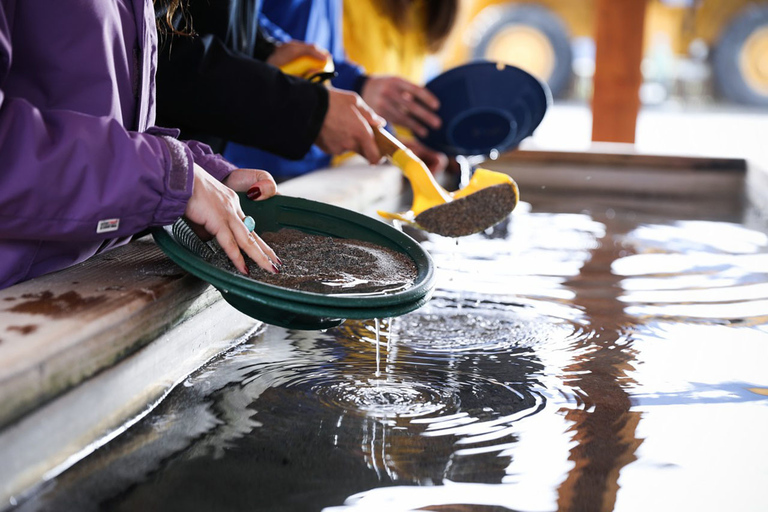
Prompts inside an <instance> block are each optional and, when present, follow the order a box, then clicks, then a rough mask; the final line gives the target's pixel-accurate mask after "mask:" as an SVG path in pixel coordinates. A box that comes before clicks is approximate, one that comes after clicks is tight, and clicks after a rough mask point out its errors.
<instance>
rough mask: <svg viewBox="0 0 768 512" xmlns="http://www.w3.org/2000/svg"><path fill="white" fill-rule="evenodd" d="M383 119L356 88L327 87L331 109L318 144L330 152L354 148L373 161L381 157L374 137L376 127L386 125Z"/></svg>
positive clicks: (326, 115)
mask: <svg viewBox="0 0 768 512" xmlns="http://www.w3.org/2000/svg"><path fill="white" fill-rule="evenodd" d="M384 123H385V122H384V120H383V119H382V118H381V117H379V116H378V115H376V113H375V112H374V111H373V110H371V107H369V106H368V105H366V103H365V102H364V101H363V99H362V98H361V97H360V96H359V95H358V94H356V93H354V92H347V91H340V90H338V89H334V88H333V87H330V88H329V89H328V112H327V113H326V114H325V119H324V120H323V126H322V128H321V129H320V134H319V135H318V137H317V140H316V141H315V144H317V145H318V146H320V149H322V150H323V151H325V152H326V153H330V154H331V155H340V154H342V153H346V152H347V151H354V152H356V153H359V154H361V155H363V156H364V157H365V158H366V160H368V161H369V162H370V163H372V164H375V163H378V162H379V160H381V153H380V152H379V148H378V146H377V145H376V141H375V139H374V138H373V130H372V127H373V128H376V127H379V126H384Z"/></svg>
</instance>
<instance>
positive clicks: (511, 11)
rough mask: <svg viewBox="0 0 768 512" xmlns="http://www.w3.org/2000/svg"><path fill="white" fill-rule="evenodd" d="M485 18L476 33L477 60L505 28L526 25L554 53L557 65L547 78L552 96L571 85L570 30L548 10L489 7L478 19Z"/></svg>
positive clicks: (540, 8)
mask: <svg viewBox="0 0 768 512" xmlns="http://www.w3.org/2000/svg"><path fill="white" fill-rule="evenodd" d="M480 16H484V17H485V18H486V20H485V21H486V22H485V23H478V25H479V26H480V27H481V28H480V29H479V30H478V31H479V33H477V34H473V36H474V37H473V38H474V39H475V40H476V41H477V44H476V45H475V46H474V48H473V50H472V56H473V58H475V59H486V58H487V57H486V53H487V51H488V47H489V45H490V44H491V42H492V41H493V39H494V37H496V36H497V35H498V34H499V33H500V32H501V31H502V30H503V29H505V28H506V27H509V26H511V25H525V26H529V27H531V28H534V29H537V30H538V31H540V32H541V33H543V34H544V35H545V36H546V37H547V39H548V40H549V43H550V44H551V45H552V49H553V51H554V58H555V63H554V67H553V70H552V74H551V75H550V76H549V77H548V78H546V77H541V78H546V82H547V85H549V88H550V90H551V91H552V96H555V97H557V96H559V95H560V94H562V93H563V92H564V91H565V90H566V89H567V88H568V86H569V85H570V83H571V77H572V75H573V70H572V60H573V52H572V50H571V43H570V38H569V35H568V29H567V28H566V26H565V23H563V22H562V20H561V19H560V17H559V16H557V15H556V14H555V13H553V12H552V11H550V10H549V9H547V8H545V7H541V6H539V5H532V4H515V5H507V6H503V7H502V6H491V7H488V8H486V9H485V10H484V11H483V12H482V13H480V14H479V15H478V17H480Z"/></svg>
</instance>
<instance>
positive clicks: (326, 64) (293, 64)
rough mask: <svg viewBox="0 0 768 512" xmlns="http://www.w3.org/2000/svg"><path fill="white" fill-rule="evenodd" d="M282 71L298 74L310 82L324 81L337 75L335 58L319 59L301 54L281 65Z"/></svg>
mask: <svg viewBox="0 0 768 512" xmlns="http://www.w3.org/2000/svg"><path fill="white" fill-rule="evenodd" d="M280 71H282V72H283V73H285V74H287V75H293V76H298V77H299V78H303V79H305V80H309V81H310V82H323V81H325V80H327V79H329V78H333V77H334V76H335V75H336V69H335V66H334V64H333V59H332V58H331V56H330V55H328V56H327V57H326V58H325V59H317V58H315V57H312V56H310V55H301V56H299V57H296V58H295V59H293V60H292V61H290V62H287V63H285V64H283V65H282V66H280Z"/></svg>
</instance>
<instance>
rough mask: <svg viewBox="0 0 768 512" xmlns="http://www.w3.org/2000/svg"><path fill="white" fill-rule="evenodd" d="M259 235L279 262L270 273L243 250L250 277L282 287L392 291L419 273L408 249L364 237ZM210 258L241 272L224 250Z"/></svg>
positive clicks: (326, 291) (317, 290) (320, 290)
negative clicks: (391, 247)
mask: <svg viewBox="0 0 768 512" xmlns="http://www.w3.org/2000/svg"><path fill="white" fill-rule="evenodd" d="M260 236H261V238H262V240H264V241H265V242H266V243H267V244H269V246H270V247H272V249H273V250H274V251H275V253H276V254H277V255H278V257H279V258H280V260H281V261H282V262H283V265H282V266H281V267H280V273H279V274H272V273H270V272H267V271H266V270H263V269H262V268H261V267H259V266H258V265H257V264H256V263H255V262H254V261H252V260H251V259H250V258H248V257H247V256H246V257H245V261H246V263H247V265H248V270H249V272H250V273H251V275H250V278H251V279H254V280H256V281H261V282H264V283H269V284H272V285H275V286H281V287H283V288H291V289H295V290H302V291H307V292H315V293H324V294H338V293H365V294H371V293H387V292H390V293H391V292H395V291H399V290H402V289H405V288H407V287H408V286H410V285H411V284H413V282H414V281H415V280H416V277H417V274H418V271H417V268H416V264H415V263H414V262H413V260H412V259H411V258H410V257H408V256H407V255H405V254H403V253H400V252H398V251H394V250H392V249H389V248H387V247H382V246H380V245H376V244H372V243H369V242H363V241H360V240H349V239H343V238H333V237H329V236H319V235H310V234H308V233H304V232H303V231H299V230H295V229H281V230H280V231H277V232H271V233H263V234H261V235H260ZM244 256H245V255H244ZM211 264H213V265H216V266H218V267H221V268H223V269H225V270H229V271H230V272H234V273H237V274H240V273H239V272H238V271H237V270H236V269H235V267H234V265H232V262H230V261H229V258H227V255H226V254H225V253H224V252H223V251H219V252H218V253H217V254H216V255H215V256H214V257H213V259H212V260H211Z"/></svg>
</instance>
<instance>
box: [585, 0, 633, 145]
mask: <svg viewBox="0 0 768 512" xmlns="http://www.w3.org/2000/svg"><path fill="white" fill-rule="evenodd" d="M645 8H646V0H619V1H617V0H598V1H597V11H596V16H597V19H596V22H597V23H596V34H595V44H596V53H595V76H594V93H593V98H592V140H593V141H601V142H625V143H634V142H635V126H636V124H637V113H638V111H639V110H640V98H639V90H640V84H641V83H642V79H643V77H642V73H641V71H640V63H641V60H642V54H643V26H644V24H645Z"/></svg>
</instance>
